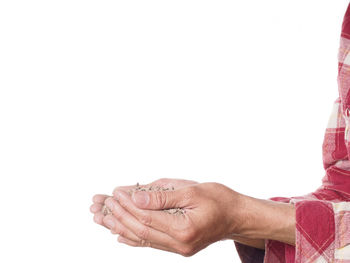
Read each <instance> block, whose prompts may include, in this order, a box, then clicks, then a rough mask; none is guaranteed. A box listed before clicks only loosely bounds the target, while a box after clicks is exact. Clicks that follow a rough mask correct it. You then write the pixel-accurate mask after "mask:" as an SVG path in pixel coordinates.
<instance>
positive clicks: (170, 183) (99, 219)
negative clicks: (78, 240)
mask: <svg viewBox="0 0 350 263" xmlns="http://www.w3.org/2000/svg"><path fill="white" fill-rule="evenodd" d="M195 184H198V182H195V181H192V180H183V179H171V178H162V179H158V180H156V181H153V182H151V183H149V184H145V185H140V186H141V187H148V186H151V185H153V186H159V187H163V188H171V187H174V188H175V189H180V188H182V187H185V186H190V185H195ZM134 188H135V185H128V186H118V187H116V188H115V189H114V191H113V192H116V191H117V190H122V191H125V192H129V191H130V190H132V189H134ZM109 197H111V196H110V195H105V194H96V195H94V196H93V198H92V202H93V204H92V205H91V206H90V211H91V213H93V214H94V221H95V223H97V224H99V225H102V226H104V227H106V228H109V227H108V226H106V224H105V223H104V221H103V220H104V218H105V215H104V213H103V211H102V208H103V206H104V205H105V201H106V199H107V198H109ZM107 219H108V218H107ZM118 229H119V230H120V229H123V226H119V228H118ZM125 231H126V230H125ZM111 232H112V233H113V234H117V232H116V231H115V230H113V229H111Z"/></svg>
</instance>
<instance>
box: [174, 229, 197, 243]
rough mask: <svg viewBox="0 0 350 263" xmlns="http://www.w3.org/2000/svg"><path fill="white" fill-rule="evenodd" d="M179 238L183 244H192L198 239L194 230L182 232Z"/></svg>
mask: <svg viewBox="0 0 350 263" xmlns="http://www.w3.org/2000/svg"><path fill="white" fill-rule="evenodd" d="M178 238H179V240H180V241H181V242H183V243H191V242H192V241H194V239H195V238H196V233H195V231H194V229H193V228H189V229H187V230H185V231H182V232H180V233H179V236H178Z"/></svg>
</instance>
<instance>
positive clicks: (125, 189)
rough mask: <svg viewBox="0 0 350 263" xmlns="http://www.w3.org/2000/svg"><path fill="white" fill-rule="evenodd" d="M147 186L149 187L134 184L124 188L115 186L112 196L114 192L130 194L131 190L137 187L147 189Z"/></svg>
mask: <svg viewBox="0 0 350 263" xmlns="http://www.w3.org/2000/svg"><path fill="white" fill-rule="evenodd" d="M147 186H150V184H139V183H137V184H134V185H126V186H117V187H116V188H114V190H113V194H114V193H115V192H116V191H118V190H119V191H125V192H131V190H133V189H135V188H137V187H147Z"/></svg>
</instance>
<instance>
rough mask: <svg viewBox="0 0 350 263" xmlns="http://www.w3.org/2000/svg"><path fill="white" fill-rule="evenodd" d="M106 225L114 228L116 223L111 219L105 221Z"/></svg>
mask: <svg viewBox="0 0 350 263" xmlns="http://www.w3.org/2000/svg"><path fill="white" fill-rule="evenodd" d="M105 224H106V226H108V227H109V228H114V226H115V223H114V221H113V219H111V218H108V219H105Z"/></svg>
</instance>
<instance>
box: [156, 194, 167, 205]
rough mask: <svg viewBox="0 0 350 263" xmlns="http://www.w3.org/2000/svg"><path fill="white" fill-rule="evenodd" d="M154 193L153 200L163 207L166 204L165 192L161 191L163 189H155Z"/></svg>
mask: <svg viewBox="0 0 350 263" xmlns="http://www.w3.org/2000/svg"><path fill="white" fill-rule="evenodd" d="M154 193H155V195H154V196H155V202H156V204H157V206H159V207H161V208H163V207H165V205H166V200H167V197H166V193H165V192H163V191H157V192H154Z"/></svg>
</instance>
